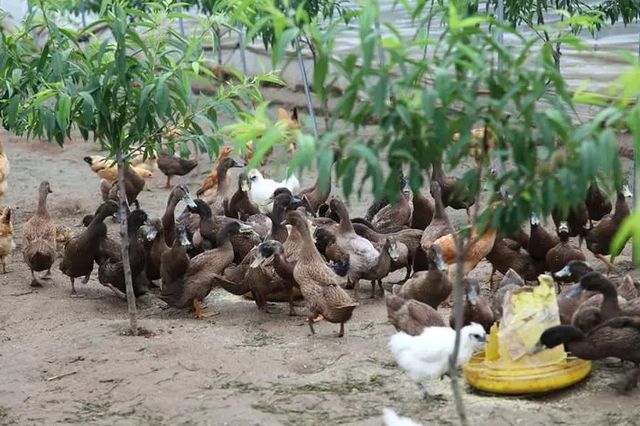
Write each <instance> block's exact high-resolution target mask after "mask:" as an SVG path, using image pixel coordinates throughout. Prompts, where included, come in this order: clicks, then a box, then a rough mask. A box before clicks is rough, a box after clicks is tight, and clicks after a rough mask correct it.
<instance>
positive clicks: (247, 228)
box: [238, 223, 253, 234]
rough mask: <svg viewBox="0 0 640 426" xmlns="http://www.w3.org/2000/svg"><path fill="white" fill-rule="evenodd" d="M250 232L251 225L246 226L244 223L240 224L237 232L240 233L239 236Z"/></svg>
mask: <svg viewBox="0 0 640 426" xmlns="http://www.w3.org/2000/svg"><path fill="white" fill-rule="evenodd" d="M251 231H253V228H252V227H251V225H247V224H245V223H241V224H240V229H239V230H238V232H240V233H241V234H248V233H249V232H251Z"/></svg>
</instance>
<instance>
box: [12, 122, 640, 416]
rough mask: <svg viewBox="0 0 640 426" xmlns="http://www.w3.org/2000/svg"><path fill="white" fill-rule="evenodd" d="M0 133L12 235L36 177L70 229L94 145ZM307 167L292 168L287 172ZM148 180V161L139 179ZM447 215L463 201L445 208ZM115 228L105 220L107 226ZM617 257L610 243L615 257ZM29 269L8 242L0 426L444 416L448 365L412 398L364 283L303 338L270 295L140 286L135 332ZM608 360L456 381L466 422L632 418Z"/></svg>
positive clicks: (639, 410) (89, 295) (152, 200)
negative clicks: (343, 321)
mask: <svg viewBox="0 0 640 426" xmlns="http://www.w3.org/2000/svg"><path fill="white" fill-rule="evenodd" d="M319 121H321V120H319ZM0 137H2V139H3V141H4V142H5V149H6V152H7V154H8V156H9V158H10V160H11V164H12V172H11V178H10V189H9V192H8V194H7V197H6V198H5V200H4V204H5V205H9V206H11V207H12V208H14V216H13V224H14V228H15V234H16V242H19V235H20V230H21V228H22V224H23V223H24V222H25V221H26V220H28V218H29V217H30V216H31V214H32V213H33V211H34V210H35V203H36V195H35V194H36V192H37V186H38V184H39V182H40V181H41V180H43V179H47V180H49V181H50V182H51V187H52V189H53V191H54V193H53V194H52V195H51V196H50V198H49V200H50V201H49V208H50V211H51V213H52V216H53V217H54V219H55V220H56V221H57V222H58V223H63V224H65V225H67V226H70V227H72V228H73V229H74V231H80V230H81V229H80V228H79V227H78V225H79V222H80V219H81V218H82V216H83V215H84V214H87V213H92V212H93V211H94V210H95V208H96V207H97V206H98V205H99V192H98V178H97V177H96V176H95V175H94V174H93V173H92V172H91V171H90V170H89V167H88V166H87V165H86V164H85V163H84V162H83V161H82V157H83V156H84V155H87V154H91V153H94V152H96V151H95V148H94V145H92V144H91V143H85V142H82V141H80V140H79V139H77V140H76V139H74V140H73V141H71V142H70V143H69V144H68V145H67V146H66V147H65V148H64V149H60V148H58V147H57V146H56V145H55V144H50V143H47V142H37V141H30V142H27V141H24V140H20V139H19V138H16V137H13V136H11V135H9V134H8V133H7V132H5V131H2V132H1V133H0ZM210 165H211V163H210V162H209V161H207V160H206V159H205V158H204V157H202V161H201V164H200V165H199V166H198V168H197V169H196V170H195V171H194V172H193V173H192V174H191V175H189V176H187V177H184V178H176V179H175V183H186V184H188V185H189V186H190V188H191V189H192V191H195V189H196V188H197V187H198V185H199V184H200V182H201V181H202V179H203V177H204V175H205V174H207V173H208V171H209V168H210ZM628 167H629V164H627V163H625V168H626V170H628ZM313 180H314V176H313V175H307V176H304V179H303V186H306V185H308V184H310V183H312V182H313ZM163 183H164V177H163V176H162V175H161V174H160V173H159V172H157V173H156V176H155V178H154V180H153V181H152V182H151V186H152V187H156V186H159V185H162V184H163ZM167 196H168V191H167V190H164V189H155V190H154V192H143V194H142V196H141V205H142V207H143V208H144V209H145V210H147V211H148V212H150V213H151V214H152V215H155V216H159V215H161V214H162V212H163V210H164V207H165V203H166V198H167ZM369 202H370V200H369V199H363V200H360V201H358V200H355V199H352V200H351V209H352V211H353V213H354V214H362V213H363V212H364V209H365V208H366V206H367V205H368V203H369ZM456 219H457V221H463V216H462V215H460V214H458V213H456ZM116 228H117V227H116V226H115V225H114V224H110V232H113V233H115V232H116V231H117V229H116ZM627 254H628V253H627ZM628 265H629V262H628V257H624V256H623V258H622V259H621V260H619V268H620V269H621V270H624V268H625V266H628ZM489 272H490V267H489V265H488V264H487V263H486V261H483V262H482V263H481V264H480V265H479V266H478V267H477V268H476V270H475V271H473V275H474V276H476V277H478V278H481V279H483V280H485V281H486V279H487V278H488V274H489ZM402 274H403V273H401V274H395V275H393V276H391V277H389V278H388V280H389V281H390V282H393V281H398V280H399V279H400V277H401V276H402ZM29 282H30V277H29V272H28V270H27V268H26V266H25V264H24V263H23V261H22V256H21V254H20V252H19V250H16V251H15V252H14V254H13V255H12V257H11V260H10V263H9V265H8V273H7V274H6V275H3V276H0V378H1V379H0V426H7V425H21V426H22V425H53V424H83V425H114V426H115V425H154V426H161V425H171V426H178V425H237V426H241V425H242V426H246V425H263V426H272V425H273V426H275V425H286V426H294V425H295V426H306V425H337V424H346V425H379V424H382V423H381V420H380V415H381V410H382V407H385V406H389V407H393V408H395V409H396V410H397V411H398V412H400V413H402V414H404V415H408V416H411V417H412V418H414V419H415V420H419V421H421V422H422V423H424V424H425V425H454V424H457V420H456V416H455V411H454V408H453V404H452V403H451V402H450V401H451V392H450V389H449V382H448V380H443V381H438V382H433V383H429V384H428V386H429V388H430V389H431V390H433V391H436V392H439V393H443V394H445V395H446V396H447V398H448V400H449V402H443V403H438V404H425V403H424V402H423V401H422V400H421V399H420V394H419V392H418V389H417V388H416V387H415V386H414V385H413V384H412V383H411V382H410V381H409V380H408V379H407V378H406V377H405V375H404V374H403V373H402V372H401V371H400V370H399V369H398V368H397V367H396V366H395V363H394V362H393V359H392V357H391V354H390V352H389V351H388V349H387V340H388V337H389V336H390V335H391V334H392V333H393V328H392V327H391V326H390V325H389V324H388V323H387V316H386V310H385V306H384V302H383V301H382V300H381V299H380V298H378V299H366V298H365V299H363V300H362V301H361V306H360V307H359V308H358V309H357V310H356V311H355V314H354V317H353V319H352V320H351V321H350V322H349V323H348V324H347V328H346V330H347V334H346V336H345V337H344V338H343V339H337V338H335V337H333V335H332V333H333V332H335V331H337V327H336V326H335V325H332V324H327V323H321V324H319V325H318V326H317V327H316V330H317V334H316V335H315V336H313V337H311V336H309V333H308V331H309V330H308V327H307V326H306V324H305V323H304V322H303V317H302V316H300V317H289V316H287V315H286V311H287V310H286V309H285V308H284V307H282V308H281V311H280V312H279V313H276V314H262V313H260V312H259V311H258V310H257V309H256V307H255V305H254V303H253V302H252V301H250V300H246V299H242V298H238V297H236V296H231V295H229V294H226V293H224V291H222V290H214V291H213V292H212V294H211V295H210V296H209V298H208V299H207V310H209V311H216V312H219V315H217V316H215V317H214V318H212V319H210V320H195V319H194V318H193V317H192V314H191V313H189V312H179V311H176V310H173V309H163V308H164V303H162V302H160V301H159V300H158V299H156V298H155V296H154V295H153V294H149V295H146V296H144V297H142V298H141V299H140V300H139V301H138V308H139V316H140V318H141V325H142V326H143V327H144V328H145V329H147V330H149V331H150V332H151V335H149V336H147V337H129V336H126V335H125V331H126V330H127V321H126V318H127V315H126V304H125V303H124V302H123V301H121V300H120V299H117V298H116V297H115V296H114V295H113V294H112V293H111V292H110V291H109V290H108V289H106V288H105V287H103V286H102V285H100V284H99V283H98V282H97V278H96V277H95V274H94V276H93V277H92V279H91V281H90V282H89V284H88V285H87V286H82V285H80V286H79V287H78V290H79V292H81V293H82V294H83V295H84V297H83V298H80V299H72V298H70V297H69V292H70V286H69V283H68V280H67V279H66V278H65V277H64V276H62V275H61V273H60V272H59V271H58V270H57V268H55V270H54V276H53V280H52V282H51V284H50V285H48V286H46V287H44V288H41V289H31V288H30V287H29ZM366 287H367V286H366V285H365V290H364V296H365V297H366V295H367V288H366ZM298 312H299V313H300V314H303V313H304V309H303V308H302V307H300V308H298ZM447 315H448V313H447ZM619 372H620V370H619V369H616V368H614V369H611V368H607V367H606V366H605V365H604V364H603V363H600V362H598V363H595V364H594V370H593V372H592V374H591V376H590V377H589V378H588V379H587V380H586V381H585V382H583V383H581V384H579V385H577V386H575V387H573V388H571V389H568V390H565V391H562V392H558V393H555V394H553V395H547V396H542V397H536V398H504V397H496V396H488V395H482V394H479V393H476V392H473V391H472V390H471V389H470V388H469V387H468V386H467V385H464V391H465V401H466V405H467V409H468V412H469V416H470V419H471V424H475V425H491V426H503V425H526V426H534V425H549V424H558V425H562V424H566V425H587V426H590V425H600V424H607V425H620V426H622V425H637V424H640V418H639V417H638V415H639V414H640V404H639V403H638V400H637V399H638V396H639V395H640V391H638V390H635V391H633V392H632V393H631V394H630V395H629V396H616V395H615V394H614V392H613V390H612V389H610V388H609V387H608V386H607V383H608V382H611V381H613V380H615V379H616V378H617V377H618V375H619Z"/></svg>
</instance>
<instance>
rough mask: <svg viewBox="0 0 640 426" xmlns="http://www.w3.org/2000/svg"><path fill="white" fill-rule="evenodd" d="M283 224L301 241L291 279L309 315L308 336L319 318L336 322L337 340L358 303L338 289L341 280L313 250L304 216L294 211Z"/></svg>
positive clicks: (313, 246) (311, 239)
mask: <svg viewBox="0 0 640 426" xmlns="http://www.w3.org/2000/svg"><path fill="white" fill-rule="evenodd" d="M287 221H288V222H289V223H290V224H291V226H293V227H294V228H296V230H297V231H298V232H299V233H300V236H301V237H302V240H303V246H302V250H300V253H299V256H298V262H297V263H296V265H295V267H294V269H293V276H294V278H295V280H296V282H297V283H298V285H300V291H301V293H302V296H303V297H304V299H305V302H306V304H307V307H308V308H309V311H310V312H311V316H310V317H309V318H308V321H309V328H310V329H311V333H312V334H313V333H314V329H313V323H314V322H315V321H317V320H318V319H319V318H317V317H318V316H321V317H323V318H324V319H326V320H327V321H329V322H332V323H339V324H340V332H339V333H338V337H342V336H344V323H345V322H347V321H348V320H349V319H350V318H351V315H352V314H353V310H354V309H355V308H356V306H358V304H357V303H355V302H354V301H353V300H351V298H350V297H349V295H348V294H347V293H346V292H345V291H344V290H343V289H342V287H341V285H342V284H343V282H342V279H340V277H338V275H336V274H335V273H334V272H333V270H332V269H331V268H330V267H329V266H327V264H326V263H325V262H324V260H323V259H322V256H321V255H320V253H319V252H318V250H316V247H315V245H314V242H313V238H312V236H311V232H310V230H309V226H308V222H307V220H306V219H305V218H304V216H303V215H302V214H301V213H300V212H297V211H293V212H289V213H288V215H287Z"/></svg>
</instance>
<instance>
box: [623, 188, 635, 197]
mask: <svg viewBox="0 0 640 426" xmlns="http://www.w3.org/2000/svg"><path fill="white" fill-rule="evenodd" d="M622 195H624V196H625V197H627V198H630V197H633V194H632V193H631V191H630V190H629V185H623V186H622Z"/></svg>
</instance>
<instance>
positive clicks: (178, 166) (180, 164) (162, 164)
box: [157, 152, 198, 188]
mask: <svg viewBox="0 0 640 426" xmlns="http://www.w3.org/2000/svg"><path fill="white" fill-rule="evenodd" d="M157 164H158V168H159V169H160V171H161V172H162V173H163V174H164V175H165V176H166V177H167V184H166V185H165V188H171V178H172V177H174V176H185V175H187V174H189V173H190V172H191V170H193V169H195V168H196V166H197V165H198V159H197V158H194V159H192V160H191V159H186V158H181V157H176V156H174V155H167V153H165V152H161V153H160V155H159V156H158V159H157Z"/></svg>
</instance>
